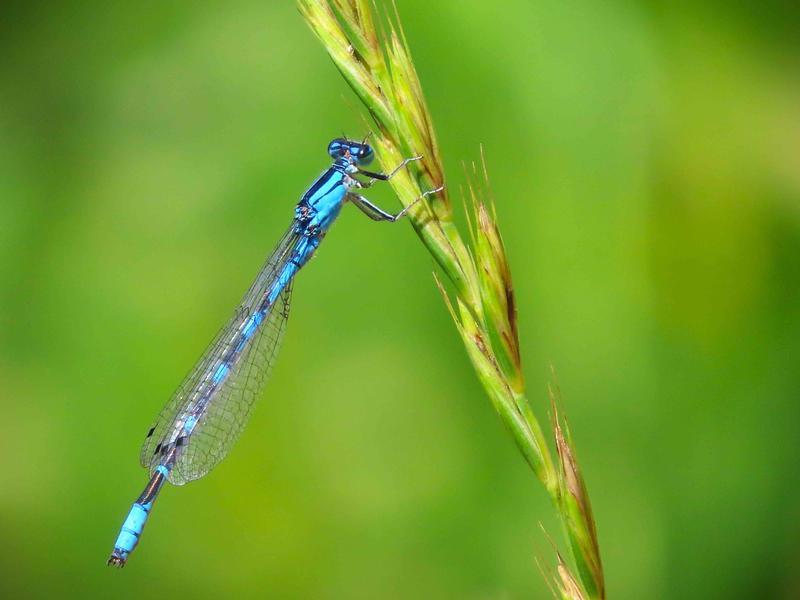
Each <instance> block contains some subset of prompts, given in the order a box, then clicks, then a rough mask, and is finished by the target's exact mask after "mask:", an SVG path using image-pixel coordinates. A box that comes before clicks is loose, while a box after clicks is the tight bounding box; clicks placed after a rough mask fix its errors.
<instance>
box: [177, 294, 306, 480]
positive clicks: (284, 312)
mask: <svg viewBox="0 0 800 600" xmlns="http://www.w3.org/2000/svg"><path fill="white" fill-rule="evenodd" d="M291 289H292V284H291V282H289V284H288V285H287V286H286V287H285V288H284V289H283V291H282V292H281V294H280V296H278V299H277V300H276V301H275V303H274V304H273V305H272V308H271V309H270V312H269V314H268V315H267V317H266V319H265V320H264V322H263V323H262V324H261V326H260V327H259V329H258V330H257V332H256V333H255V334H254V336H253V338H252V340H251V341H250V343H249V344H248V346H247V347H246V348H245V349H244V350H243V351H242V353H241V355H240V356H239V358H238V359H237V363H236V364H234V365H233V367H232V368H231V373H230V375H229V376H228V378H227V379H226V380H225V382H224V383H223V384H222V385H221V386H220V387H219V389H217V390H215V392H214V397H213V399H212V400H211V402H209V404H208V408H207V409H206V410H205V412H204V413H203V416H202V417H201V418H200V420H199V422H198V424H197V426H196V427H195V429H194V431H193V432H192V434H191V436H189V439H188V441H187V442H186V444H185V446H184V447H183V448H182V450H181V452H180V453H179V454H178V455H177V460H176V462H175V466H174V467H173V469H172V472H171V473H170V480H171V481H172V483H174V484H176V485H181V484H183V483H186V482H187V481H192V480H193V479H199V478H200V477H202V476H203V475H205V474H206V473H208V472H209V471H210V470H211V469H213V468H214V467H215V466H216V465H217V464H218V463H219V462H220V461H221V460H222V459H223V458H225V455H226V454H227V453H228V451H229V450H230V449H231V447H232V446H233V444H234V442H235V441H236V440H237V439H238V438H239V435H240V434H241V433H242V431H243V430H244V427H245V425H246V424H247V421H248V419H249V418H250V413H251V410H252V408H253V404H254V402H255V399H256V398H257V397H258V396H259V395H260V394H261V391H262V390H263V389H264V384H265V383H266V382H267V378H268V377H269V374H270V371H271V370H272V365H273V363H274V362H275V357H276V356H277V354H278V349H279V347H280V343H281V340H282V339H283V333H284V331H285V330H286V321H287V320H288V318H289V301H290V299H291Z"/></svg>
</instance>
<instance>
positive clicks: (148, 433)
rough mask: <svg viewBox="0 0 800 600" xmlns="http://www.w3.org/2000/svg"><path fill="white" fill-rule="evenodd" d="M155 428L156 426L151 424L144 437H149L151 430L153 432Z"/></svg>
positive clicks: (151, 433)
mask: <svg viewBox="0 0 800 600" xmlns="http://www.w3.org/2000/svg"><path fill="white" fill-rule="evenodd" d="M155 430H156V426H155V425H153V426H152V427H151V428H150V431H148V432H147V435H146V436H145V437H150V436H151V435H153V432H154V431H155Z"/></svg>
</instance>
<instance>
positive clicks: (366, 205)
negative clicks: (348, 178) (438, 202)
mask: <svg viewBox="0 0 800 600" xmlns="http://www.w3.org/2000/svg"><path fill="white" fill-rule="evenodd" d="M443 189H444V186H443V185H442V186H439V187H438V188H436V189H435V190H428V191H427V192H425V193H424V194H422V195H421V196H419V197H418V198H417V199H416V200H414V201H413V202H412V203H411V204H409V205H408V206H406V207H405V208H404V209H403V210H401V211H400V212H399V213H397V214H395V215H393V214H392V213H389V212H386V211H385V210H383V209H382V208H380V207H379V206H375V205H374V204H373V203H372V202H370V201H369V200H367V199H366V198H364V196H361V195H360V194H354V193H352V192H351V193H349V194H348V195H347V196H348V198H350V201H351V202H352V203H353V204H355V205H356V206H357V207H358V208H359V209H360V210H361V212H363V213H364V214H365V215H367V216H368V217H369V218H370V219H372V220H373V221H389V222H390V223H394V222H395V221H397V220H398V219H402V218H403V217H404V216H405V215H406V214H408V211H409V210H410V209H411V207H412V206H414V205H415V204H416V203H417V202H419V201H420V200H422V199H423V198H425V197H426V196H430V195H431V194H436V193H438V192H441V191H442V190H443Z"/></svg>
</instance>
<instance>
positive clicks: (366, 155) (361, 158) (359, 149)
mask: <svg viewBox="0 0 800 600" xmlns="http://www.w3.org/2000/svg"><path fill="white" fill-rule="evenodd" d="M328 154H330V155H331V158H333V159H335V160H338V159H340V158H347V159H349V160H351V161H352V162H353V163H354V164H356V165H368V164H369V163H371V162H372V159H373V158H375V153H374V152H373V151H372V147H371V146H370V145H369V144H367V143H366V141H364V142H356V141H354V140H348V139H346V138H336V139H335V140H333V141H332V142H331V143H330V144H328Z"/></svg>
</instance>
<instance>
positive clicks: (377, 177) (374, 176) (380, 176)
mask: <svg viewBox="0 0 800 600" xmlns="http://www.w3.org/2000/svg"><path fill="white" fill-rule="evenodd" d="M421 158H422V157H421V156H412V157H411V158H407V159H405V160H404V161H403V162H401V163H400V164H399V165H397V166H396V167H395V168H394V170H393V171H392V172H391V173H389V174H388V175H387V174H386V173H373V172H372V171H365V170H363V169H359V170H358V174H359V175H364V176H366V177H369V179H368V180H367V181H359V182H358V183H359V186H358V187H361V188H368V187H370V186H371V185H372V184H373V183H375V182H376V181H389V180H390V179H391V178H392V177H394V176H395V174H396V173H397V172H398V171H400V169H402V168H403V167H405V166H406V165H407V164H408V163H410V162H414V161H415V160H420V159H421Z"/></svg>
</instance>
